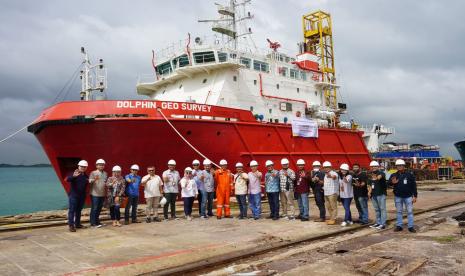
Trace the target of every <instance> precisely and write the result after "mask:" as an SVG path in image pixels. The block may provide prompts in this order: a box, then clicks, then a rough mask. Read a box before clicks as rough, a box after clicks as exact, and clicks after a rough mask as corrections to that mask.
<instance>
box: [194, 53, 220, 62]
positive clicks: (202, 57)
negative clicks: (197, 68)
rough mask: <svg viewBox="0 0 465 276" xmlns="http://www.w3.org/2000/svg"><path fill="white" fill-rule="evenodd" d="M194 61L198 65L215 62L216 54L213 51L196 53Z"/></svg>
mask: <svg viewBox="0 0 465 276" xmlns="http://www.w3.org/2000/svg"><path fill="white" fill-rule="evenodd" d="M194 61H195V63H196V64H202V63H208V62H215V54H214V53H213V51H208V52H198V53H194Z"/></svg>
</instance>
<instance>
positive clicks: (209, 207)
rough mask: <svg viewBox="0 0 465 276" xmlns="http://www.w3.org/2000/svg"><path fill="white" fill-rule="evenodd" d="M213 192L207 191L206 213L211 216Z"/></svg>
mask: <svg viewBox="0 0 465 276" xmlns="http://www.w3.org/2000/svg"><path fill="white" fill-rule="evenodd" d="M214 198H215V192H207V215H208V216H209V217H213V200H214Z"/></svg>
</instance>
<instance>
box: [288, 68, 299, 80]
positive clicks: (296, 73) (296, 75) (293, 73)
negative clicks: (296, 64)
mask: <svg viewBox="0 0 465 276" xmlns="http://www.w3.org/2000/svg"><path fill="white" fill-rule="evenodd" d="M289 77H291V79H296V80H298V79H300V78H299V71H297V70H295V69H291V70H289Z"/></svg>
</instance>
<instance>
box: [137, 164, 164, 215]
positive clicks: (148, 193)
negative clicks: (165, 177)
mask: <svg viewBox="0 0 465 276" xmlns="http://www.w3.org/2000/svg"><path fill="white" fill-rule="evenodd" d="M147 173H148V174H147V175H146V176H144V177H143V178H142V181H141V185H142V186H144V197H145V202H146V204H147V207H146V208H145V215H146V217H147V218H146V221H147V223H150V222H152V214H153V216H154V219H153V221H160V219H159V218H158V204H159V203H160V197H161V195H162V194H163V182H162V180H161V178H160V177H159V176H158V175H156V174H155V167H154V166H150V167H148V168H147Z"/></svg>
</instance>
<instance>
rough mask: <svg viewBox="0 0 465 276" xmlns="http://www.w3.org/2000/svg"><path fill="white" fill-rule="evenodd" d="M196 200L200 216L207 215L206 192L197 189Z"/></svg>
mask: <svg viewBox="0 0 465 276" xmlns="http://www.w3.org/2000/svg"><path fill="white" fill-rule="evenodd" d="M197 200H198V201H199V214H200V216H202V217H206V216H207V212H206V210H207V200H208V194H207V192H206V191H205V190H199V195H198V197H197Z"/></svg>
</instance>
